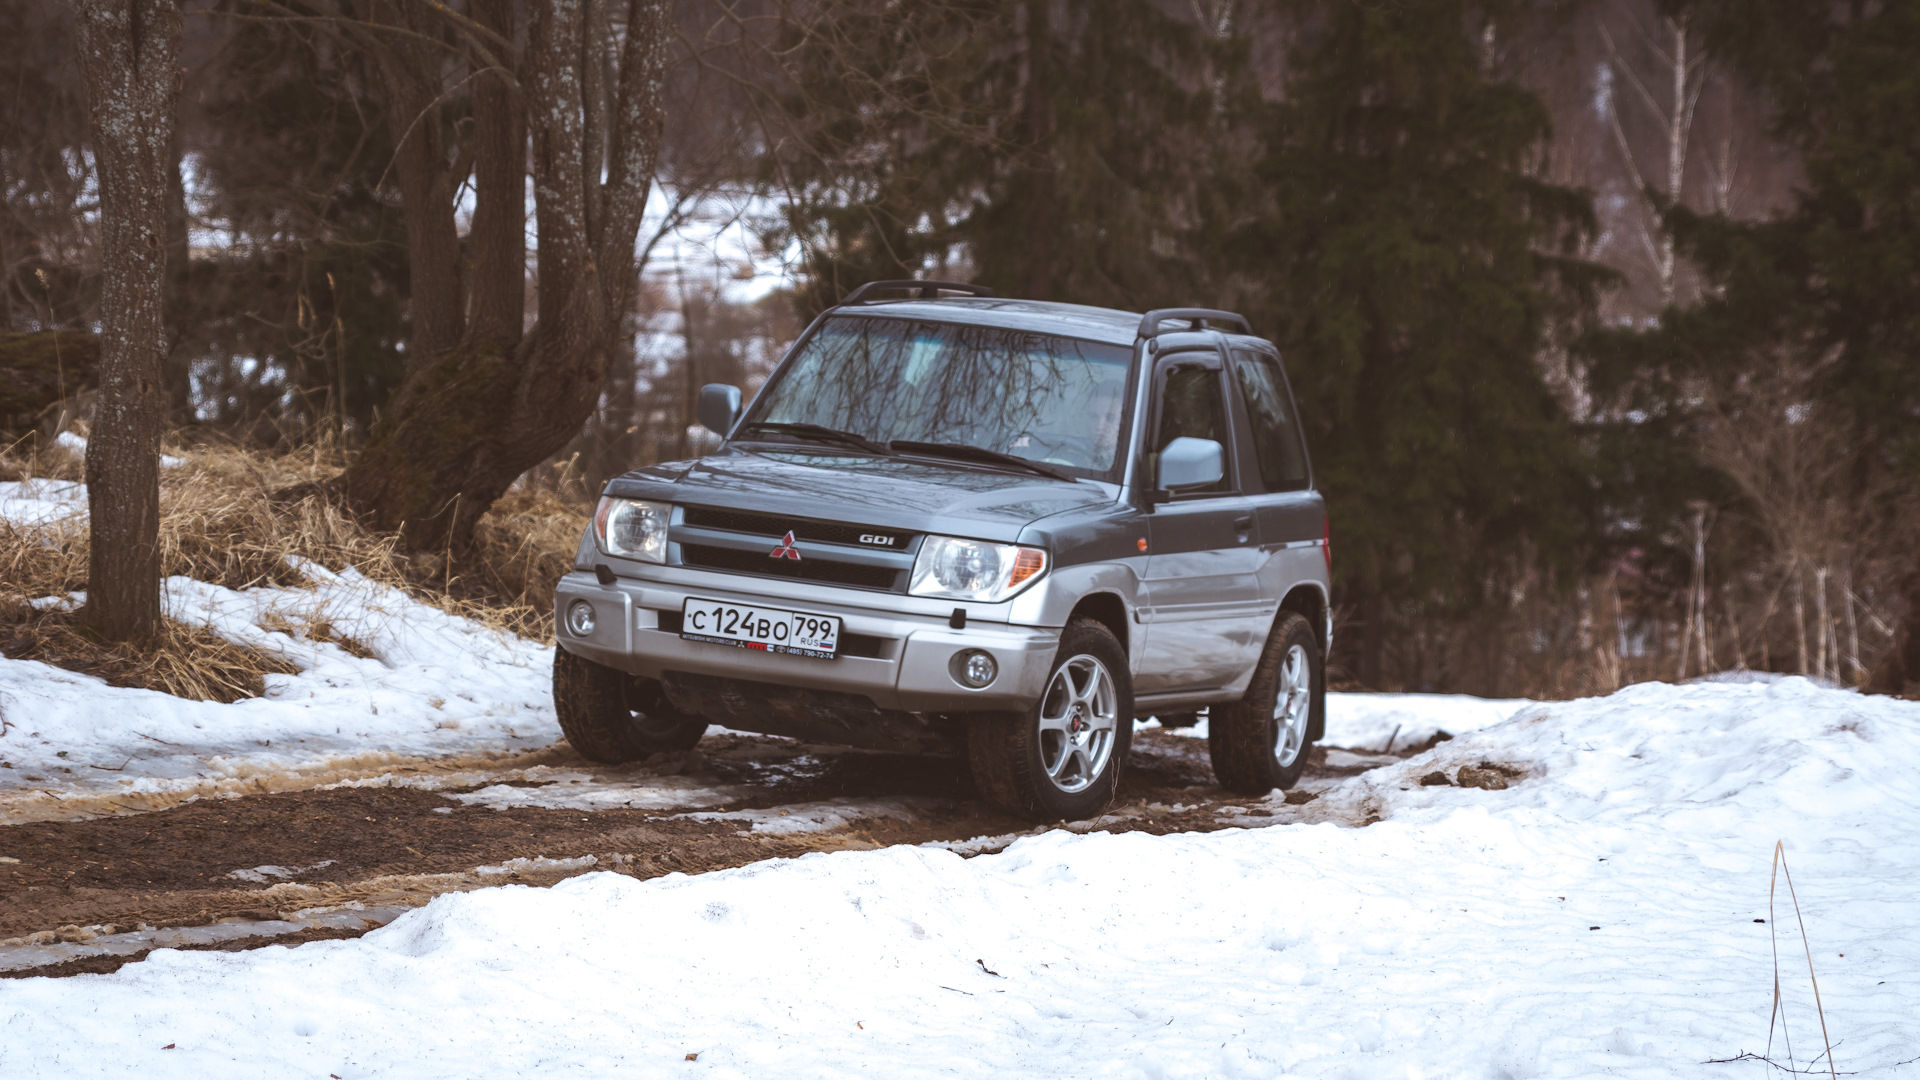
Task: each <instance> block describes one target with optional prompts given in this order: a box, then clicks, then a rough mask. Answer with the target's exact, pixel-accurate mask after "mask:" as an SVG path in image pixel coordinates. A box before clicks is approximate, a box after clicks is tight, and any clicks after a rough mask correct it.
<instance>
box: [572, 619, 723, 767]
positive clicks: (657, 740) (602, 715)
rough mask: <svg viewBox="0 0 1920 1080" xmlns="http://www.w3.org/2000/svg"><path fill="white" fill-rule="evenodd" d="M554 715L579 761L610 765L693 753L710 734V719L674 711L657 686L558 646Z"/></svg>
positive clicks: (648, 680) (650, 680) (652, 681)
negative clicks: (687, 751)
mask: <svg viewBox="0 0 1920 1080" xmlns="http://www.w3.org/2000/svg"><path fill="white" fill-rule="evenodd" d="M553 709H554V712H555V713H557V714H558V717H559V720H560V731H561V732H562V733H563V734H565V735H566V737H567V742H569V743H571V744H572V745H573V748H574V749H575V750H578V751H580V756H581V757H584V758H586V759H587V760H588V761H599V762H604V763H606V764H619V763H621V762H625V761H639V760H640V759H642V758H644V757H647V756H648V755H650V754H660V753H676V752H679V751H682V750H691V749H693V744H694V743H697V742H699V741H700V736H702V735H704V734H706V732H707V721H706V718H705V717H700V716H688V715H687V714H686V713H683V712H679V711H677V710H675V709H674V708H673V706H672V705H670V704H669V703H668V702H667V696H666V692H665V691H664V690H663V689H662V688H661V686H660V684H659V683H658V682H656V681H654V680H652V679H643V678H640V677H638V676H634V675H629V674H627V673H626V672H624V671H620V670H617V669H615V668H610V667H608V666H607V665H605V664H599V663H595V662H594V661H592V660H589V659H587V658H586V657H584V656H575V655H573V654H572V653H570V652H568V651H567V650H565V649H563V648H560V647H558V646H556V647H555V648H554V650H553Z"/></svg>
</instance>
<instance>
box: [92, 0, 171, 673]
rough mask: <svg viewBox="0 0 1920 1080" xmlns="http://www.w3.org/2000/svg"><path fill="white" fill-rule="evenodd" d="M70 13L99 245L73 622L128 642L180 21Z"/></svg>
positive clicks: (130, 10) (146, 537) (141, 561)
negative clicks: (79, 587) (96, 393)
mask: <svg viewBox="0 0 1920 1080" xmlns="http://www.w3.org/2000/svg"><path fill="white" fill-rule="evenodd" d="M74 12H75V15H76V16H77V20H76V21H77V22H78V24H79V28H80V63H81V67H82V69H83V70H84V71H85V72H86V79H87V99H88V106H89V113H90V117H91V128H92V136H93V152H94V160H95V162H96V163H97V167H98V169H99V178H100V232H101V236H102V239H103V241H104V243H103V247H104V256H103V262H102V269H103V273H102V275H101V278H102V280H101V290H100V312H101V335H100V337H101V349H100V404H99V407H98V409H97V410H96V411H95V414H94V418H93V427H92V433H91V435H92V437H91V439H90V441H89V442H88V443H87V467H86V475H87V498H88V504H89V506H90V508H91V515H90V522H91V525H90V529H91V533H90V543H91V547H90V550H89V553H88V565H87V604H86V608H85V611H84V616H83V617H84V618H85V620H86V623H87V625H88V626H89V627H91V628H92V629H93V630H94V631H95V632H96V633H98V634H99V635H100V636H102V637H104V638H107V639H108V640H112V641H129V640H134V639H137V638H141V637H145V636H147V635H149V634H152V633H153V632H154V631H155V630H156V629H158V628H159V625H160V545H159V536H160V431H161V425H162V423H163V422H164V419H165V416H166V391H165V389H164V388H163V386H162V385H161V379H160V365H161V360H162V358H163V357H164V356H165V353H166V317H165V292H166V264H167V255H166V238H167V169H168V167H169V166H170V165H171V164H172V163H173V155H172V154H171V153H170V144H171V143H172V140H173V116H174V105H175V102H176V100H177V98H178V96H179V90H180V60H179V57H180V9H179V6H178V4H177V3H176V2H175V0H74Z"/></svg>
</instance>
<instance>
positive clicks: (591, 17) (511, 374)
mask: <svg viewBox="0 0 1920 1080" xmlns="http://www.w3.org/2000/svg"><path fill="white" fill-rule="evenodd" d="M529 7H530V11H529V24H528V27H527V38H526V40H527V47H526V56H525V57H524V59H523V60H516V59H515V58H514V57H513V56H512V55H511V45H512V41H513V39H514V34H513V29H514V27H513V24H512V10H513V8H512V6H511V5H509V4H504V3H497V4H496V3H493V2H491V0H490V2H488V3H481V4H477V5H476V6H475V9H474V12H475V19H473V20H465V19H461V20H459V25H458V26H457V27H456V29H458V30H459V31H460V32H461V33H463V34H465V35H466V39H467V40H468V41H469V43H470V47H471V48H472V49H473V51H474V53H475V60H474V65H475V67H476V68H483V69H484V70H483V71H482V72H481V73H480V74H479V75H477V76H476V78H477V79H480V80H483V81H484V80H487V79H498V80H502V81H504V80H506V79H508V78H512V79H513V82H512V84H511V87H512V90H513V94H512V96H511V97H509V96H508V95H507V94H505V93H500V94H495V93H493V92H492V91H489V92H487V93H485V94H477V95H476V99H475V105H476V116H475V124H476V136H477V137H476V138H475V140H474V152H475V153H476V154H477V155H478V159H477V161H476V162H475V166H474V172H475V176H476V179H477V181H478V185H477V188H476V195H477V199H478V205H477V207H476V213H475V216H474V231H475V235H474V236H473V237H471V238H470V242H469V244H468V257H469V259H470V260H471V261H470V265H469V267H468V270H467V280H468V282H469V285H470V291H469V293H468V295H469V298H470V302H469V308H468V310H469V314H470V317H469V318H468V319H466V320H465V328H464V332H463V339H462V341H461V343H460V344H459V345H458V346H456V347H453V348H450V349H445V350H444V351H437V352H436V351H435V350H436V349H437V348H439V347H438V346H437V345H436V344H435V343H433V342H430V341H425V340H423V339H421V337H420V334H419V331H418V329H416V335H415V336H416V352H418V353H420V354H421V355H420V361H419V366H418V367H417V368H416V370H415V371H414V372H413V373H412V374H411V375H410V376H409V377H408V380H407V382H406V384H405V385H404V386H403V387H402V388H401V390H400V392H399V393H398V394H397V395H396V396H395V399H394V401H393V402H392V404H391V405H390V406H389V407H388V409H387V411H386V413H385V414H384V416H383V417H382V419H381V422H380V424H379V425H378V426H377V427H376V428H375V429H374V431H373V433H372V435H371V437H370V439H369V440H368V444H367V446H366V448H365V449H364V450H363V451H362V452H361V454H360V456H359V457H358V458H356V459H355V461H354V462H353V464H352V465H351V466H349V467H348V469H347V471H346V472H345V473H344V474H343V475H342V476H341V478H340V481H339V491H340V493H341V495H342V497H343V498H344V500H345V502H346V503H347V505H348V506H350V507H351V508H353V509H354V510H355V511H357V512H358V513H360V514H361V515H362V517H363V518H364V519H366V520H367V521H368V523H369V524H371V525H373V526H374V527H376V528H383V529H393V530H398V531H399V533H400V536H401V542H402V544H403V545H404V546H406V547H408V548H410V549H413V550H428V551H431V550H439V549H441V548H443V547H448V546H453V547H458V546H460V545H462V544H464V543H466V541H467V540H468V538H469V537H470V536H471V534H472V530H473V526H474V523H475V522H477V521H478V520H479V518H480V516H481V515H482V514H484V513H485V512H486V510H487V508H488V507H489V506H491V505H492V504H493V502H494V500H496V499H498V498H499V497H500V495H501V494H503V493H504V492H505V491H506V490H507V487H508V486H509V485H510V484H512V483H513V481H514V480H515V479H517V478H518V477H519V476H520V474H522V473H524V472H525V471H526V470H527V469H529V468H532V467H533V466H535V465H537V464H539V463H540V462H542V461H544V460H546V459H547V458H548V457H550V456H552V455H553V454H554V453H555V452H556V451H558V450H559V449H560V448H561V447H563V446H565V445H566V443H567V441H568V440H569V439H571V438H572V437H573V436H574V435H575V434H576V433H578V432H579V430H580V428H581V425H582V424H584V423H585V422H586V419H587V417H588V416H589V414H590V413H591V412H592V409H593V406H594V403H595V402H596V401H597V400H598V397H599V394H600V391H601V387H602V385H603V382H604V380H605V377H606V371H607V363H608V358H609V356H610V355H611V353H612V351H613V349H614V348H615V346H616V339H617V335H618V333H619V331H620V326H621V323H622V315H623V314H624V313H625V312H626V311H627V310H628V309H629V308H630V307H631V306H632V303H633V293H634V273H635V266H634V263H635V256H634V244H635V239H636V237H637V235H638V233H639V229H640V221H641V217H642V215H643V213H644V212H645V209H646V202H647V194H648V190H649V188H650V187H651V184H652V181H653V173H654V166H655V163H656V161H657V158H658V151H659V144H660V132H661V128H662V126H663V121H664V114H663V106H664V90H665V76H666V44H667V35H668V33H669V32H670V23H669V16H670V5H669V4H668V3H667V2H666V0H627V2H626V4H625V7H626V11H625V33H624V35H616V34H615V33H614V32H613V29H614V28H613V25H612V22H611V20H610V18H609V15H610V13H609V12H608V10H607V7H608V5H607V4H606V3H605V2H604V0H540V2H538V3H534V4H532V5H530V6H529ZM435 10H441V9H435ZM446 17H449V18H451V17H452V16H446ZM615 42H618V46H617V56H616V55H615V53H616V47H615V45H614V44H613V43H615ZM390 82H391V80H390ZM514 101H517V103H518V106H517V109H515V110H513V111H509V109H510V107H511V105H512V103H513V102H514ZM393 115H394V114H393V112H392V110H389V116H390V118H391V117H392V116H393ZM522 123H524V128H522V127H521V126H520V125H521V124H522ZM523 130H524V131H525V132H527V133H530V134H531V141H532V154H531V161H530V163H531V169H532V175H533V189H534V207H535V217H536V220H537V223H538V235H539V252H538V255H539V257H538V266H539V278H538V322H537V324H536V326H535V328H534V330H533V332H531V333H529V334H527V335H526V336H525V337H524V338H522V337H521V336H520V334H519V320H520V317H521V316H520V307H519V304H518V302H517V296H518V287H519V283H520V282H521V281H522V274H523V269H522V263H523V260H524V248H523V247H522V246H521V244H520V243H519V242H518V241H517V240H516V239H515V238H514V237H515V236H517V234H518V233H519V230H520V228H521V221H520V218H519V216H518V213H517V211H516V210H514V209H512V208H511V207H510V206H509V205H508V200H518V199H520V198H521V195H520V191H521V188H522V185H523V183H524V178H525V176H526V170H525V167H524V165H522V164H521V162H522V161H523V160H524V158H523V155H524V147H525V142H524V135H522V131H523ZM416 165H420V163H418V162H416ZM397 167H399V168H400V169H401V170H403V171H404V170H406V169H407V168H408V167H409V166H408V158H407V156H406V155H405V154H402V155H401V157H400V159H399V160H398V162H397ZM421 167H424V166H421ZM406 197H407V198H408V200H409V202H408V205H407V213H408V215H409V217H411V216H412V215H414V214H416V213H426V214H446V215H447V216H448V218H449V220H451V214H452V207H451V205H450V204H449V203H447V202H445V201H443V200H439V199H438V198H437V197H435V196H433V195H431V194H428V195H426V196H423V198H425V199H426V200H427V204H426V205H424V206H423V205H421V204H420V203H419V202H418V201H416V200H414V199H413V197H412V196H411V195H408V196H406ZM509 233H511V234H513V235H511V236H510V235H509ZM412 265H413V273H414V276H415V279H416V285H415V295H416V296H418V295H419V286H418V281H419V279H420V277H421V275H423V274H431V275H440V276H441V277H443V278H444V277H448V276H452V277H453V278H454V279H455V280H458V275H459V274H460V273H461V267H460V266H459V265H458V263H457V260H452V261H450V260H447V259H443V258H439V257H438V256H435V257H433V261H431V262H430V263H423V261H422V256H420V255H416V256H414V258H413V262H412ZM509 307H511V314H510V315H509V314H507V312H506V310H505V309H507V308H509ZM416 318H417V316H416ZM416 325H417V324H416ZM423 345H424V346H425V348H424V349H422V348H421V346H423Z"/></svg>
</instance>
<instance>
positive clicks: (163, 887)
mask: <svg viewBox="0 0 1920 1080" xmlns="http://www.w3.org/2000/svg"><path fill="white" fill-rule="evenodd" d="M1329 758H1331V760H1329ZM543 760H544V761H546V762H549V763H548V764H542V765H540V766H537V767H535V768H532V769H528V768H525V767H519V768H513V769H503V770H502V772H501V775H499V776H497V777H495V776H484V775H483V776H480V777H478V778H477V779H476V778H475V777H473V776H472V775H466V776H463V777H462V779H466V780H469V781H473V782H470V783H467V784H464V785H462V786H459V787H440V788H438V789H426V788H422V787H417V786H388V785H387V784H385V783H380V782H351V783H349V784H347V785H336V786H332V787H325V788H318V789H313V790H304V791H292V792H281V793H273V794H260V795H244V796H237V797H229V798H214V799H202V800H197V801H194V802H190V803H186V804H184V805H180V806H175V807H171V808H168V809H163V810H158V811H154V812H150V813H142V814H132V815H124V816H116V817H99V818H94V819H91V820H82V821H63V822H54V821H40V822H32V823H27V824H18V825H11V826H5V827H4V828H0V853H4V855H5V859H4V860H0V976H10V977H20V976H29V975H66V974H79V973H84V972H101V971H112V970H115V969H117V968H118V967H119V966H121V965H122V964H125V963H128V962H131V961H134V960H137V959H139V958H141V957H142V956H144V955H145V954H146V952H148V951H150V950H151V949H152V948H155V947H167V946H171V947H185V948H228V949H232V948H251V947H258V946H261V945H265V944H293V943H298V942H301V941H307V940H314V939H316V938H332V937H351V936H356V935H358V934H361V933H365V932H366V931H367V930H369V929H372V928H373V927H376V926H379V925H382V924H384V923H385V922H386V921H389V920H390V919H391V918H393V917H395V916H396V915H397V914H399V913H401V912H403V911H405V910H407V909H408V908H411V907H414V906H418V905H420V904H424V903H425V902H427V901H428V900H430V899H432V898H433V897H434V896H436V895H439V894H441V893H445V892H454V891H462V890H466V889H474V888H481V887H485V886H490V885H501V884H514V883H518V884H527V885H549V884H552V883H553V882H556V881H559V880H561V879H563V878H566V877H569V876H572V875H574V874H579V873H586V872H588V871H592V870H611V871H615V872H619V873H625V874H630V875H633V876H635V877H640V878H648V877H655V876H658V875H662V874H668V873H698V872H701V871H705V870H713V869H720V868H723V867H730V866H739V865H743V864H746V863H750V862H756V861H759V860H762V859H767V858H781V857H792V856H798V855H802V854H805V853H807V852H813V851H834V850H846V849H858V848H871V847H878V846H882V845H887V844H919V843H945V844H949V845H952V846H955V848H956V850H960V851H962V852H963V853H975V852H980V851H992V850H998V849H999V848H1001V847H1004V846H1005V845H1006V844H1007V843H1010V842H1011V841H1012V839H1014V838H1015V837H1016V836H1017V835H1019V834H1021V833H1023V832H1030V831H1036V830H1034V827H1033V826H1031V825H1030V824H1029V823H1027V822H1023V821H1019V820H1017V819H1014V818H1011V817H1008V816H1006V815H1003V814H1001V813H999V812H997V811H994V810H992V809H990V808H988V807H987V806H986V805H985V804H983V803H981V802H980V801H979V800H977V799H976V798H975V797H974V795H973V792H972V790H971V788H970V786H969V784H968V782H967V780H966V779H965V777H964V775H963V774H962V772H961V770H959V769H957V768H956V767H955V766H954V765H953V764H951V763H946V762H941V761H937V760H931V759H924V758H909V757H898V756H892V755H884V754H868V753H860V752H854V751H842V750H838V749H834V748H827V747H818V746H810V745H807V744H803V743H797V742H794V741H792V740H787V739H776V738H767V737H758V736H744V735H734V734H722V735H713V736H709V737H708V738H707V739H706V740H704V741H703V742H702V743H701V746H700V749H699V750H698V751H696V752H695V753H694V754H691V755H688V756H686V757H685V758H675V759H672V760H664V761H662V760H656V761H654V762H651V763H649V764H647V765H644V766H636V767H627V768H607V767H601V766H594V765H591V764H589V763H586V762H584V761H580V760H578V759H577V758H574V757H573V756H572V755H571V754H570V753H569V752H567V751H566V750H565V748H564V747H562V748H560V749H559V750H558V751H555V752H553V753H550V754H549V755H547V756H546V757H545V758H544V759H543ZM1391 760H1395V758H1390V757H1384V756H1379V757H1375V756H1370V755H1357V754H1349V753H1345V752H1343V751H1338V750H1336V751H1332V752H1331V754H1330V755H1329V754H1328V753H1327V752H1325V751H1316V756H1315V759H1314V761H1313V763H1312V766H1311V768H1310V770H1309V772H1308V775H1307V778H1306V780H1305V781H1304V782H1303V784H1302V785H1301V786H1300V787H1299V788H1298V789H1296V791H1295V792H1294V793H1292V795H1291V796H1290V797H1289V799H1288V800H1285V801H1283V800H1280V799H1278V798H1275V799H1271V800H1255V799H1245V798H1240V797H1236V796H1231V795H1229V794H1228V793H1226V792H1224V791H1222V790H1221V789H1220V788H1219V787H1218V786H1216V785H1215V784H1214V783H1213V777H1212V773H1211V770H1210V769H1209V767H1208V764H1207V757H1206V744H1205V741H1204V740H1200V739H1193V738H1186V737H1181V736H1179V735H1174V734H1170V733H1166V732H1161V731H1151V730H1150V731H1145V732H1141V733H1140V734H1139V735H1137V736H1136V738H1135V743H1134V757H1133V760H1132V763H1131V767H1130V769H1129V772H1128V774H1127V776H1126V779H1125V783H1124V784H1123V787H1122V791H1121V796H1120V798H1119V800H1118V801H1117V803H1116V805H1115V807H1114V809H1113V811H1112V812H1111V813H1110V814H1108V815H1107V816H1106V817H1103V818H1102V819H1100V820H1099V821H1097V822H1094V823H1076V824H1074V825H1072V826H1067V827H1070V828H1075V829H1079V830H1085V829H1089V828H1099V829H1107V830H1110V831H1135V830H1141V831H1150V832H1156V833H1164V832H1176V831H1207V830H1213V829H1220V828H1230V827H1234V826H1236V825H1239V824H1243V823H1246V822H1248V821H1250V820H1252V821H1261V822H1268V821H1274V820H1276V817H1275V815H1276V814H1278V815H1280V816H1281V819H1284V817H1285V815H1286V814H1287V812H1288V811H1289V810H1290V809H1292V808H1293V807H1294V806H1301V807H1302V809H1304V806H1303V805H1302V804H1305V803H1307V802H1308V801H1310V799H1311V797H1312V793H1313V792H1314V791H1316V790H1318V789H1321V788H1324V787H1325V786H1327V784H1329V783H1332V782H1334V781H1336V780H1338V779H1340V778H1341V777H1344V776H1348V775H1353V774H1355V773H1358V772H1361V771H1364V770H1365V769H1367V768H1369V767H1372V766H1374V765H1377V764H1381V763H1384V762H1386V761H1391ZM663 785H668V786H664V787H663ZM671 785H679V786H678V787H675V786H671ZM642 786H644V787H645V790H646V791H647V792H648V793H649V794H648V797H647V798H646V799H643V800H638V801H639V802H640V804H641V805H638V806H636V805H632V804H633V803H635V802H636V800H635V799H632V798H626V799H625V800H624V802H623V801H622V799H623V796H627V795H630V794H631V793H632V792H634V791H636V790H638V789H640V788H641V787H642ZM663 792H664V794H663ZM674 792H679V793H681V795H682V796H683V797H684V800H685V802H684V804H683V805H672V804H671V803H672V801H673V793H674ZM663 802H664V803H666V804H667V805H662V803H663ZM11 860H17V861H11ZM181 927H187V928H197V929H196V930H194V931H192V932H181V933H173V934H168V933H166V932H165V931H167V930H168V928H181Z"/></svg>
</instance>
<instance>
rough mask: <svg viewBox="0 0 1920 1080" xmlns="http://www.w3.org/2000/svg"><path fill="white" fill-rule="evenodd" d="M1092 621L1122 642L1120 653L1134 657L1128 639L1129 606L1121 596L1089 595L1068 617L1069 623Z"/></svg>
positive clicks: (1113, 594)
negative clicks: (1081, 620) (1078, 620)
mask: <svg viewBox="0 0 1920 1080" xmlns="http://www.w3.org/2000/svg"><path fill="white" fill-rule="evenodd" d="M1075 619H1092V620H1093V621H1094V622H1097V623H1099V624H1100V625H1102V626H1104V627H1106V628H1107V629H1108V630H1109V631H1111V632H1112V633H1113V636H1114V637H1115V638H1116V639H1118V640H1119V642H1120V651H1121V652H1123V653H1125V654H1127V656H1128V657H1129V658H1131V657H1132V656H1133V646H1132V645H1131V643H1130V642H1129V640H1128V637H1127V604H1126V601H1124V600H1122V599H1120V597H1119V595H1118V594H1116V593H1110V592H1097V593H1089V594H1087V595H1086V596H1083V597H1081V598H1080V601H1079V602H1078V603H1076V604H1074V605H1073V611H1072V612H1070V613H1069V614H1068V615H1067V621H1068V622H1072V621H1073V620H1075Z"/></svg>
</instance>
